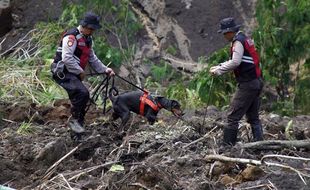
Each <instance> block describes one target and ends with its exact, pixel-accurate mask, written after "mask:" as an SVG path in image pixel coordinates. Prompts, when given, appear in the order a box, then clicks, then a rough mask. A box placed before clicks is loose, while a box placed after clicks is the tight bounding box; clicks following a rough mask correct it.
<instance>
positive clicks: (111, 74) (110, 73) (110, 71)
mask: <svg viewBox="0 0 310 190" xmlns="http://www.w3.org/2000/svg"><path fill="white" fill-rule="evenodd" d="M105 73H106V74H107V75H109V76H114V75H115V73H114V71H113V69H111V68H109V67H108V68H107V69H106V70H105Z"/></svg>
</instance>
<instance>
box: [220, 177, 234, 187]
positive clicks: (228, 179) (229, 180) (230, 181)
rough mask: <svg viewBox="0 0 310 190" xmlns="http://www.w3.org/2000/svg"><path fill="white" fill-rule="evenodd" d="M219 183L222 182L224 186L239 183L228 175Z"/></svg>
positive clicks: (221, 178)
mask: <svg viewBox="0 0 310 190" xmlns="http://www.w3.org/2000/svg"><path fill="white" fill-rule="evenodd" d="M219 181H220V183H221V184H223V185H225V186H227V185H232V184H235V183H237V181H236V180H235V179H234V178H232V177H230V176H228V175H223V176H221V177H220V179H219Z"/></svg>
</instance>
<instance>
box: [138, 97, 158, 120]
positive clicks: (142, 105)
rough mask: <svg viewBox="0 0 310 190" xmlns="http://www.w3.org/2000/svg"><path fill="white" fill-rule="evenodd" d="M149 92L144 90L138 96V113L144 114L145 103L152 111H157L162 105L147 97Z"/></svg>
mask: <svg viewBox="0 0 310 190" xmlns="http://www.w3.org/2000/svg"><path fill="white" fill-rule="evenodd" d="M148 95H149V93H148V92H144V94H143V95H142V96H141V97H140V115H143V116H144V108H145V104H146V105H148V106H150V107H151V108H152V109H153V110H154V111H156V112H158V111H159V110H160V109H161V108H162V106H161V105H160V104H159V103H157V104H155V103H154V102H153V101H152V100H150V99H149V98H148Z"/></svg>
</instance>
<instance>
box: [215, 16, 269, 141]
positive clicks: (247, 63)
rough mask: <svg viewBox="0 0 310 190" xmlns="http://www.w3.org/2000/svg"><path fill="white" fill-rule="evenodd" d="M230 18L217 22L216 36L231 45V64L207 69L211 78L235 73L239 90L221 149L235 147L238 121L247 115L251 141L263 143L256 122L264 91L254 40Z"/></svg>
mask: <svg viewBox="0 0 310 190" xmlns="http://www.w3.org/2000/svg"><path fill="white" fill-rule="evenodd" d="M240 27H241V25H236V24H235V22H234V19H233V18H225V19H223V20H221V22H220V30H219V31H218V32H219V33H222V34H224V37H225V39H227V40H228V41H229V42H231V48H230V60H228V61H225V62H223V63H220V64H219V65H217V66H213V67H211V68H210V73H211V74H212V75H217V76H219V75H222V74H224V73H226V72H228V71H234V74H235V77H236V80H237V82H238V87H237V90H236V92H235V95H234V97H233V100H232V102H231V104H230V110H229V114H228V117H227V123H228V124H227V126H226V127H225V128H224V139H223V141H224V145H235V143H236V141H237V133H238V126H239V121H240V120H241V118H242V117H243V116H244V115H246V118H247V121H248V122H249V123H250V124H251V128H252V134H253V137H254V141H260V140H263V129H262V125H261V122H260V119H259V106H260V93H261V91H262V88H263V82H262V79H261V77H262V72H261V69H260V66H259V55H258V53H257V51H256V49H255V46H254V43H253V40H252V39H250V38H248V37H247V36H245V35H244V34H243V33H242V32H241V31H239V28H240Z"/></svg>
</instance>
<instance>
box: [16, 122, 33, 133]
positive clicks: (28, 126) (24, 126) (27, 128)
mask: <svg viewBox="0 0 310 190" xmlns="http://www.w3.org/2000/svg"><path fill="white" fill-rule="evenodd" d="M33 132H34V128H33V126H32V123H31V122H25V121H24V122H22V123H21V124H20V126H19V128H18V129H17V133H18V134H20V135H29V134H31V133H33Z"/></svg>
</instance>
